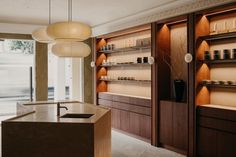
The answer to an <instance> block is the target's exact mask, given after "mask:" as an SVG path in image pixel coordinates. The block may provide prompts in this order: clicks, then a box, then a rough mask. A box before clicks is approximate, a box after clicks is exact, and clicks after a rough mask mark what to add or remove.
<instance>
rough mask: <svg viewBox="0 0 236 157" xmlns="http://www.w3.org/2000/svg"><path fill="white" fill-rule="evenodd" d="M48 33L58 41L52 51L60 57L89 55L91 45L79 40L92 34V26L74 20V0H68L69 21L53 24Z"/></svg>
mask: <svg viewBox="0 0 236 157" xmlns="http://www.w3.org/2000/svg"><path fill="white" fill-rule="evenodd" d="M47 34H48V35H49V36H50V37H52V38H53V39H54V40H55V41H56V42H55V44H54V45H53V46H52V53H53V54H55V55H56V56H59V57H87V56H88V55H89V54H90V52H91V49H90V47H89V46H88V45H87V44H85V43H83V42H78V41H83V40H86V39H88V38H89V37H90V36H91V28H90V27H89V26H88V25H86V24H83V23H81V22H72V0H68V21H67V22H57V23H54V24H51V25H49V26H48V28H47Z"/></svg>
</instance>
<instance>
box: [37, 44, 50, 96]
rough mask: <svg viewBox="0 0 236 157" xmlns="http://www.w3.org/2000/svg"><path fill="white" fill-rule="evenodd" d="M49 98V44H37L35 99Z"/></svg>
mask: <svg viewBox="0 0 236 157" xmlns="http://www.w3.org/2000/svg"><path fill="white" fill-rule="evenodd" d="M47 100H48V45H47V44H45V43H39V42H36V46H35V101H47Z"/></svg>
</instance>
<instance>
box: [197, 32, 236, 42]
mask: <svg viewBox="0 0 236 157" xmlns="http://www.w3.org/2000/svg"><path fill="white" fill-rule="evenodd" d="M231 38H236V32H227V33H220V34H214V35H205V36H200V37H199V38H198V39H199V40H206V41H214V40H223V39H231Z"/></svg>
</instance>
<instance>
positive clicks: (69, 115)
mask: <svg viewBox="0 0 236 157" xmlns="http://www.w3.org/2000/svg"><path fill="white" fill-rule="evenodd" d="M93 115H94V114H83V113H67V114H64V115H63V116H61V117H60V118H90V117H92V116H93Z"/></svg>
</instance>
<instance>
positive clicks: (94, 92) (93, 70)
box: [92, 38, 97, 105]
mask: <svg viewBox="0 0 236 157" xmlns="http://www.w3.org/2000/svg"><path fill="white" fill-rule="evenodd" d="M92 52H93V53H92V61H93V62H94V67H93V68H92V76H93V103H94V104H95V105H97V79H96V75H97V66H96V65H95V63H96V58H97V51H96V38H92Z"/></svg>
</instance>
